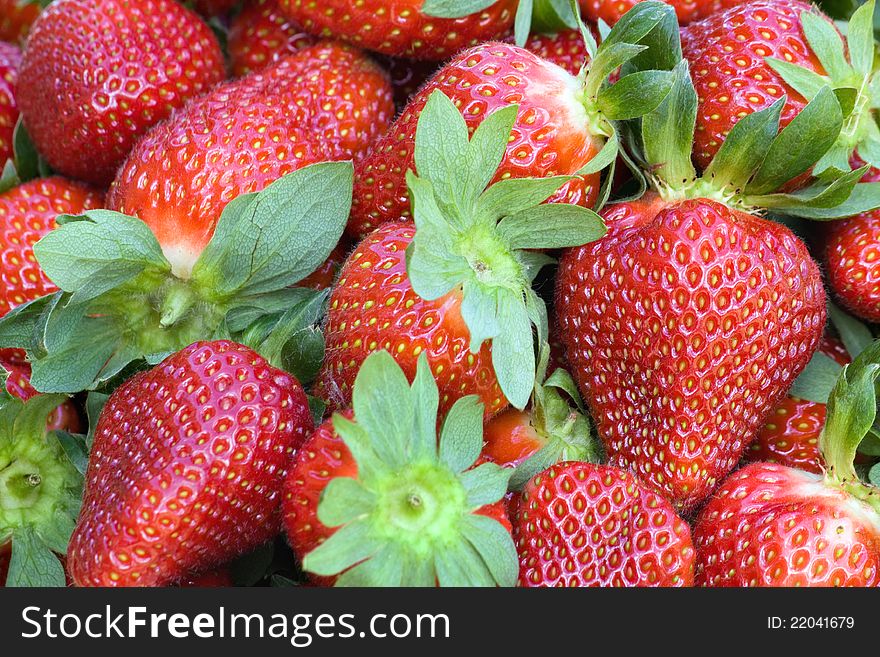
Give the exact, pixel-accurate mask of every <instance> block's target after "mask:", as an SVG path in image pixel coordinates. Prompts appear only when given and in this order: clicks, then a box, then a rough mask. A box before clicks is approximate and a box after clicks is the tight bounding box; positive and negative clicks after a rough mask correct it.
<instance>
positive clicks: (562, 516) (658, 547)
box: [513, 461, 695, 586]
mask: <svg viewBox="0 0 880 657" xmlns="http://www.w3.org/2000/svg"><path fill="white" fill-rule="evenodd" d="M513 536H514V540H515V542H516V548H517V552H518V553H519V566H520V569H519V585H520V586H691V585H692V584H693V578H694V557H695V555H694V547H693V543H692V542H691V535H690V529H689V528H688V525H687V523H686V522H685V521H684V520H682V519H681V518H679V517H678V515H677V514H676V513H675V510H674V509H673V508H672V506H671V505H670V504H669V503H668V502H667V501H666V500H664V499H662V498H661V497H659V496H658V495H657V494H655V493H654V492H653V491H651V490H650V489H649V488H647V487H645V486H644V485H642V484H641V483H640V482H639V481H638V479H636V477H635V476H633V475H632V474H631V473H629V472H626V471H625V470H620V469H618V468H614V467H611V466H605V465H595V464H592V463H581V462H576V461H569V462H566V463H560V464H558V465H554V466H552V467H550V468H549V469H548V470H545V471H544V472H542V473H540V474H538V475H537V476H535V477H534V478H533V479H532V480H531V481H529V482H528V484H526V487H525V490H524V491H523V494H522V498H521V500H520V502H519V507H518V513H517V516H516V517H515V518H514V519H513Z"/></svg>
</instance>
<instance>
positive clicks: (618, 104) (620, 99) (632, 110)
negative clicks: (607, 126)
mask: <svg viewBox="0 0 880 657" xmlns="http://www.w3.org/2000/svg"><path fill="white" fill-rule="evenodd" d="M674 82H675V76H674V75H673V74H672V73H671V72H670V71H637V72H635V73H630V74H629V75H627V76H626V77H623V78H621V79H620V80H618V81H617V82H615V83H614V84H612V85H611V86H609V87H605V88H604V89H602V90H601V91H600V92H599V96H598V98H597V100H596V102H597V103H598V105H599V109H601V110H602V113H603V114H604V115H605V116H606V117H608V118H609V119H611V120H612V121H626V120H629V119H635V118H638V117H640V116H642V115H644V114H646V113H648V112H652V111H653V110H655V109H656V108H657V106H658V105H659V104H660V103H661V102H663V99H664V98H666V96H667V95H668V94H669V91H670V90H671V89H672V85H673V83H674Z"/></svg>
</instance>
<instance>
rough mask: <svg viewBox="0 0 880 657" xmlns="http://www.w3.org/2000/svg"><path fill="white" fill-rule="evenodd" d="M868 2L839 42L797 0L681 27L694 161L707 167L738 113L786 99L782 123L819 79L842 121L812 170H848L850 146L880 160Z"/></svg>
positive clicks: (758, 2) (753, 5) (759, 1)
mask: <svg viewBox="0 0 880 657" xmlns="http://www.w3.org/2000/svg"><path fill="white" fill-rule="evenodd" d="M873 8H874V3H873V1H872V2H869V3H868V4H866V5H863V6H862V8H861V9H860V10H859V11H857V12H856V13H855V14H854V15H853V18H852V20H851V22H850V24H849V29H848V33H849V35H850V36H849V37H848V39H847V43H846V44H844V43H843V42H842V38H841V36H840V34H839V32H838V31H837V29H836V28H835V27H834V25H833V23H832V22H831V20H830V19H829V18H828V17H826V16H825V15H824V14H822V13H821V12H820V11H818V10H817V9H814V8H813V7H811V6H810V5H809V4H806V3H803V2H800V1H799V0H754V1H753V2H748V3H745V4H742V5H739V6H736V7H733V8H731V9H728V10H726V11H723V12H720V13H716V14H713V15H711V16H710V17H708V18H706V19H705V20H702V21H699V22H697V23H692V24H690V25H689V26H687V27H685V28H684V29H683V30H682V48H683V51H684V56H685V58H686V59H687V60H688V61H689V62H690V64H691V71H692V73H693V76H694V86H695V88H696V90H697V95H698V97H699V99H700V106H699V113H698V118H697V133H696V139H695V142H694V159H695V161H696V162H697V164H698V165H699V166H700V167H702V168H705V167H706V166H708V164H709V162H710V161H711V159H712V157H713V156H714V155H715V154H716V153H717V152H718V149H719V147H720V145H721V144H722V143H723V142H724V140H725V139H726V137H727V135H728V133H729V132H730V130H731V128H732V127H733V126H734V124H735V123H736V122H737V121H738V120H740V118H741V117H743V116H747V115H748V114H750V113H752V112H756V111H759V110H761V109H764V108H767V107H770V106H771V105H773V104H774V103H775V102H777V101H778V100H779V99H781V98H785V104H784V107H783V109H782V116H781V120H780V126H782V127H784V126H786V125H788V124H789V123H790V122H791V121H792V120H793V119H794V117H795V116H798V115H799V114H801V112H802V111H803V110H804V108H805V106H806V104H807V102H808V101H809V100H812V99H814V98H815V97H816V95H817V94H818V93H819V92H820V91H821V90H822V89H823V88H824V87H825V86H826V85H827V86H830V87H832V88H833V89H836V90H839V92H840V93H841V94H842V96H841V98H842V99H843V104H844V105H845V106H846V107H845V112H844V115H845V122H844V125H843V129H842V130H841V131H840V133H839V137H838V139H837V141H836V142H835V144H834V146H833V148H831V149H830V150H828V151H827V153H826V154H825V155H824V156H823V157H822V159H820V160H819V161H818V162H817V163H816V167H815V169H814V170H813V173H814V174H819V173H821V172H823V171H825V170H826V169H829V168H836V169H840V170H844V171H849V169H850V159H851V157H852V156H853V154H854V153H857V154H858V155H860V156H861V157H862V159H864V160H865V161H867V162H869V163H870V164H873V165H875V166H876V165H878V164H880V160H878V157H877V155H876V154H877V152H878V146H880V129H878V127H877V124H876V104H877V99H876V98H874V97H873V96H872V94H871V92H870V91H869V89H871V88H872V86H871V85H872V80H873V77H872V76H873V71H872V69H873V61H874V37H873V30H872V14H873ZM845 51H846V52H847V53H848V54H847V55H845V54H844V52H845ZM808 179H809V177H808V176H803V177H801V178H798V179H797V180H795V181H793V182H792V183H790V187H791V188H795V187H799V186H803V184H804V183H805V182H806V181H807V180H808Z"/></svg>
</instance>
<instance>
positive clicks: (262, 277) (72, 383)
mask: <svg viewBox="0 0 880 657" xmlns="http://www.w3.org/2000/svg"><path fill="white" fill-rule="evenodd" d="M352 176H353V172H352V165H351V163H350V162H327V163H321V164H314V165H311V166H308V167H304V168H302V169H299V170H298V171H295V172H293V173H291V174H288V175H287V176H285V177H283V178H281V179H279V180H277V181H275V182H274V183H272V184H271V185H269V186H268V187H266V188H265V189H264V190H262V191H261V192H259V193H257V194H247V195H243V196H240V197H238V198H236V199H234V200H233V201H232V202H230V203H229V204H228V205H227V206H226V208H225V209H224V211H223V213H222V215H221V217H220V220H219V221H218V224H217V227H216V229H215V231H214V236H213V237H212V239H211V241H210V242H209V243H208V244H207V246H205V248H204V250H203V251H202V253H201V255H200V256H199V258H198V260H197V261H196V262H195V264H194V265H193V266H192V270H191V271H183V270H181V269H179V268H178V269H174V268H172V265H171V263H170V262H169V260H168V259H167V258H166V257H165V255H164V254H163V252H162V247H161V246H160V245H159V242H158V241H157V239H156V237H155V236H154V235H153V233H152V232H151V231H150V229H149V228H148V227H147V225H146V224H144V223H143V222H142V221H140V220H139V219H137V218H134V217H128V216H125V215H122V214H119V213H116V212H111V211H109V210H90V211H88V212H86V213H85V214H84V215H83V216H77V217H72V216H62V217H59V218H58V224H59V227H58V228H57V229H56V230H54V231H52V232H50V233H49V234H48V235H46V236H45V237H44V238H43V239H41V240H40V241H39V242H38V243H37V244H36V245H35V246H34V253H35V255H36V257H37V260H38V262H39V264H40V266H41V267H42V269H43V271H45V273H46V274H47V275H48V276H49V278H50V279H51V280H52V281H53V282H54V283H55V284H56V285H57V286H58V287H59V288H60V292H58V293H56V294H54V295H50V296H47V297H42V298H40V299H37V300H36V301H33V302H31V303H28V304H25V305H23V306H19V307H18V308H16V309H15V310H14V311H12V312H11V313H9V314H7V315H6V316H5V317H3V318H2V319H0V345H2V346H3V347H18V348H23V349H26V350H27V351H28V356H29V359H30V360H31V362H32V365H33V378H32V383H33V385H34V387H35V388H37V389H38V390H41V391H43V392H67V393H71V392H77V391H80V390H87V389H94V388H96V387H98V386H99V385H101V384H102V383H104V382H106V381H108V380H109V379H111V378H112V377H114V376H115V375H116V374H118V373H119V372H120V371H121V370H122V369H123V368H125V367H126V366H127V365H129V364H130V363H132V362H136V361H140V360H143V359H146V361H147V362H150V363H155V362H158V361H159V360H161V358H162V357H164V355H166V354H167V353H169V352H173V351H177V350H178V349H181V348H183V347H185V346H186V345H188V344H191V343H192V342H194V341H197V340H205V339H212V338H221V337H228V338H233V339H240V340H244V337H243V336H244V333H245V332H246V331H248V329H250V328H251V327H252V325H254V324H257V323H258V324H259V325H260V327H263V328H265V327H269V331H266V332H264V333H262V334H260V341H259V342H258V343H253V342H250V343H248V344H251V346H254V347H256V348H259V347H260V346H261V345H262V344H263V343H266V342H267V340H269V337H270V336H269V334H270V333H271V332H272V330H273V329H274V328H279V329H280V328H282V327H283V329H284V332H285V335H287V336H288V337H289V338H290V339H293V340H294V341H295V344H293V345H284V344H278V341H277V339H275V340H272V341H270V342H269V345H270V346H271V348H272V349H271V352H272V353H271V358H272V361H273V363H274V364H277V365H282V366H288V367H289V368H290V369H291V370H292V371H296V370H297V369H298V368H300V365H299V364H298V363H297V362H296V361H295V360H294V359H293V357H292V354H295V353H301V354H304V357H308V358H309V359H313V356H312V348H315V347H317V346H318V340H317V339H315V338H314V332H315V331H314V326H313V325H309V326H305V325H304V324H303V322H304V321H305V319H306V318H307V317H308V318H311V320H312V321H313V323H317V321H318V318H317V316H316V314H315V313H314V312H313V310H314V308H315V306H314V302H315V300H316V299H318V298H320V301H321V302H322V301H323V296H320V295H318V293H315V292H313V291H309V290H300V289H297V288H292V287H291V286H292V285H294V284H295V283H297V282H298V281H300V280H302V279H303V278H304V277H305V276H307V275H308V274H309V273H311V272H312V271H314V270H315V269H316V268H317V267H318V266H320V265H321V264H322V263H323V262H324V260H325V259H326V258H327V256H328V255H329V254H330V251H331V250H332V249H333V247H334V246H335V245H336V244H337V242H338V241H339V238H340V236H341V235H342V231H343V229H344V227H345V223H346V221H347V219H348V213H349V210H350V207H351V194H352ZM299 304H305V305H306V306H307V308H306V310H303V308H302V307H299ZM318 307H320V302H319V303H318ZM297 308H298V309H297ZM291 313H292V314H291ZM251 333H252V334H253V333H254V332H253V331H251ZM306 347H308V349H306ZM322 348H323V340H321V341H320V349H321V350H322ZM300 369H303V370H311V369H314V366H313V365H312V364H311V363H309V364H306V365H304V366H302V368H300Z"/></svg>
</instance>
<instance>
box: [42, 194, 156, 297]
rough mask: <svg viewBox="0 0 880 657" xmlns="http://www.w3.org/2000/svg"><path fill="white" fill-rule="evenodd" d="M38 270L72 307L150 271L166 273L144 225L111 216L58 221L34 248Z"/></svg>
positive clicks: (89, 215) (109, 213)
mask: <svg viewBox="0 0 880 657" xmlns="http://www.w3.org/2000/svg"><path fill="white" fill-rule="evenodd" d="M34 255H36V257H37V261H38V262H39V263H40V267H41V268H42V269H43V271H44V272H45V273H46V275H47V276H48V277H49V278H50V279H51V280H52V282H53V283H55V285H57V286H58V287H60V288H61V289H62V290H64V291H65V292H72V293H73V296H72V297H71V300H72V302H74V303H79V302H83V301H89V300H91V299H94V298H95V297H98V296H100V295H101V294H103V293H105V292H107V291H108V290H112V289H113V288H116V287H119V286H120V285H121V284H122V283H125V282H126V281H129V280H131V279H133V278H134V277H135V276H137V275H139V274H140V273H142V272H144V271H145V270H148V269H154V270H156V271H157V272H168V271H170V270H171V265H170V264H169V263H168V261H167V260H166V259H165V256H163V255H162V248H161V247H160V246H159V242H158V241H157V240H156V237H155V236H154V235H153V233H152V232H151V231H150V229H149V228H148V227H147V225H146V224H145V223H144V222H143V221H141V220H140V219H136V218H134V217H128V216H126V215H124V214H120V213H118V212H112V211H110V210H88V211H86V213H85V214H84V215H82V216H79V217H72V216H64V217H60V218H59V226H58V228H56V229H55V230H53V231H51V232H49V233H48V234H47V235H45V236H44V237H43V238H42V239H41V240H40V241H39V242H37V243H36V244H35V245H34Z"/></svg>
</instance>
